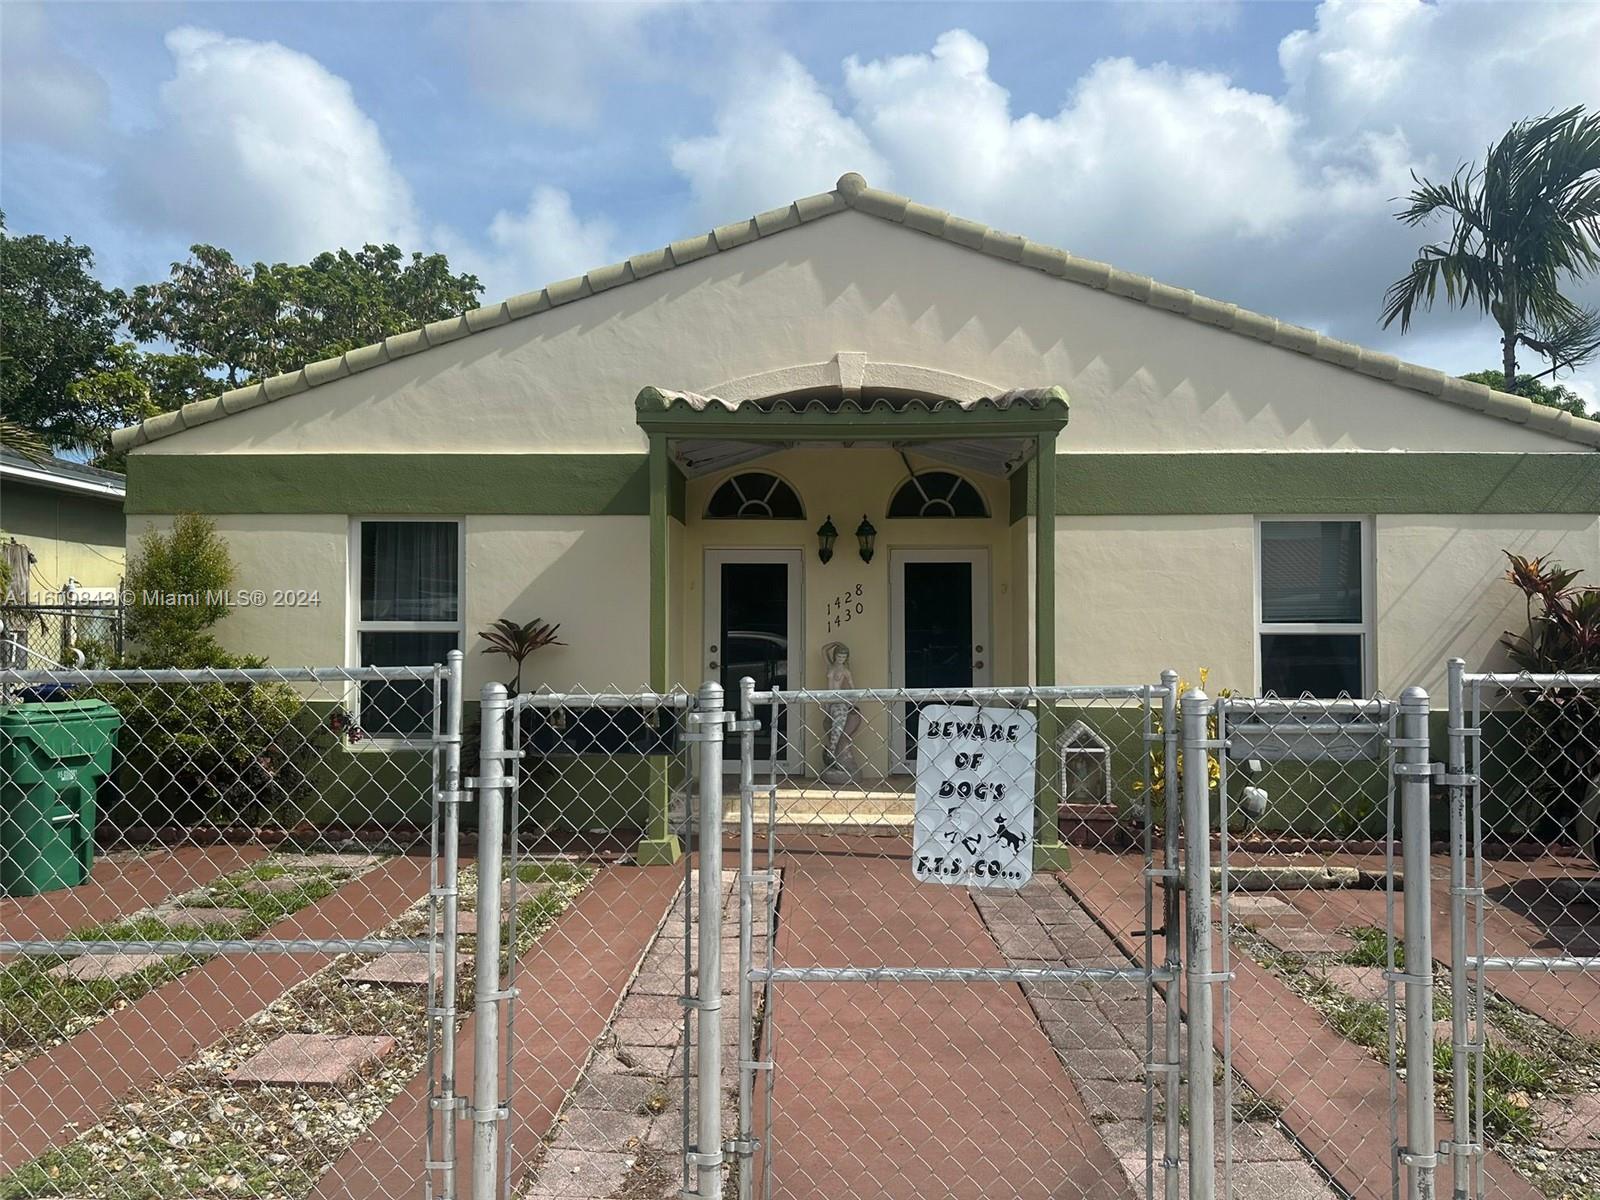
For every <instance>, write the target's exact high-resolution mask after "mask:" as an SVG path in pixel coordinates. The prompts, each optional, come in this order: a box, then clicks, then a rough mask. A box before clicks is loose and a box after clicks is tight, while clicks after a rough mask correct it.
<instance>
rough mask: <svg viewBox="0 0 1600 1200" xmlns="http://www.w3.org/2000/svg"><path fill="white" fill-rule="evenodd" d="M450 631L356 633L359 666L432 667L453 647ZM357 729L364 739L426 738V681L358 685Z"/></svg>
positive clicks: (429, 687)
mask: <svg viewBox="0 0 1600 1200" xmlns="http://www.w3.org/2000/svg"><path fill="white" fill-rule="evenodd" d="M457 641H458V639H457V635H456V634H454V633H434V632H429V633H412V632H401V631H399V630H392V631H391V630H384V631H373V630H368V631H366V632H364V633H363V634H362V635H361V663H360V665H361V666H363V667H431V666H433V665H434V664H435V663H442V662H444V659H445V655H446V654H448V653H449V652H450V651H452V650H454V649H456V646H457ZM359 720H360V723H361V731H362V732H363V733H365V734H366V735H367V736H368V737H426V736H428V735H429V734H431V733H432V732H433V683H432V681H431V680H427V679H419V680H416V681H412V680H409V679H403V680H399V681H391V680H385V681H384V682H382V683H363V684H362V685H361V715H360V717H359Z"/></svg>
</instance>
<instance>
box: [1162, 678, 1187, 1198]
mask: <svg viewBox="0 0 1600 1200" xmlns="http://www.w3.org/2000/svg"><path fill="white" fill-rule="evenodd" d="M1161 686H1162V688H1163V689H1164V691H1163V692H1162V695H1161V771H1162V775H1161V777H1162V778H1163V779H1164V780H1166V794H1165V795H1164V796H1163V797H1162V802H1163V804H1164V806H1165V811H1164V812H1163V813H1162V814H1161V825H1162V834H1163V845H1164V848H1165V854H1164V855H1163V860H1162V864H1161V865H1162V867H1163V869H1164V870H1165V871H1166V874H1164V875H1163V876H1162V877H1161V927H1162V929H1164V930H1165V931H1166V936H1165V939H1164V940H1165V942H1166V962H1165V964H1164V965H1165V966H1166V968H1167V971H1168V975H1167V980H1168V982H1167V985H1166V986H1167V1005H1166V1028H1165V1030H1164V1043H1163V1044H1164V1046H1165V1048H1166V1053H1165V1054H1164V1056H1163V1057H1164V1058H1165V1059H1166V1062H1167V1072H1166V1074H1165V1075H1164V1076H1163V1077H1162V1099H1163V1103H1164V1105H1165V1109H1164V1112H1163V1133H1162V1138H1163V1151H1162V1160H1161V1162H1162V1177H1163V1194H1164V1195H1165V1197H1166V1200H1178V1163H1179V1159H1180V1157H1181V1154H1180V1149H1179V1147H1180V1138H1181V1133H1182V1131H1181V1128H1180V1123H1181V1118H1182V1114H1181V1113H1180V1112H1179V1101H1180V1099H1181V1093H1180V1087H1181V1084H1182V1080H1181V1079H1180V1078H1179V1063H1180V1062H1181V1060H1182V1055H1183V1010H1182V1007H1181V1006H1180V1005H1179V1003H1178V983H1177V981H1178V978H1179V973H1180V972H1181V971H1182V969H1183V939H1182V938H1181V937H1180V936H1179V933H1178V930H1179V927H1180V923H1181V921H1182V919H1183V915H1182V913H1181V911H1180V909H1179V905H1180V903H1181V901H1182V895H1181V893H1180V891H1179V889H1178V878H1177V875H1176V871H1177V869H1178V856H1179V854H1180V853H1181V839H1180V837H1179V834H1180V832H1181V829H1182V821H1181V818H1180V811H1181V809H1180V800H1179V795H1178V787H1179V783H1178V779H1179V774H1178V673H1177V672H1176V671H1170V670H1169V671H1163V672H1161Z"/></svg>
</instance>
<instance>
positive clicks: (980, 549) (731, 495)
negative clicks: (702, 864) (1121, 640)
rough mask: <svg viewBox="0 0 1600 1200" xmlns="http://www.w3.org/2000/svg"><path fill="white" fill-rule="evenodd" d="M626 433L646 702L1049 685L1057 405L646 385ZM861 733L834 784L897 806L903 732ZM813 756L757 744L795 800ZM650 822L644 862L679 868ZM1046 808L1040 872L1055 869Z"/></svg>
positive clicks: (819, 745)
mask: <svg viewBox="0 0 1600 1200" xmlns="http://www.w3.org/2000/svg"><path fill="white" fill-rule="evenodd" d="M636 414H637V420H638V424H639V426H640V428H641V429H642V430H643V431H644V433H645V434H646V436H647V438H648V441H649V447H650V458H649V463H650V636H649V654H650V684H651V686H652V687H654V688H658V689H663V688H669V687H675V686H683V687H687V688H693V687H695V686H697V685H698V684H699V682H701V681H702V680H705V679H708V678H709V679H720V680H721V681H722V682H723V685H724V687H725V689H726V690H727V692H728V694H729V695H730V698H731V697H732V696H734V695H736V693H737V685H738V680H739V679H740V678H741V677H743V676H746V675H748V676H751V677H752V678H754V679H755V680H756V683H757V687H758V688H759V689H763V690H764V689H768V688H778V689H783V690H786V691H788V690H795V689H801V688H812V689H815V688H823V687H827V686H830V684H832V685H833V686H849V687H856V688H875V689H877V688H908V687H910V688H915V687H945V688H958V687H987V686H1016V685H1026V684H1030V683H1036V684H1039V685H1046V686H1047V685H1050V684H1052V683H1054V682H1055V661H1056V659H1055V637H1054V620H1053V617H1054V610H1055V604H1054V581H1055V561H1054V557H1055V556H1054V549H1055V530H1054V511H1055V507H1056V505H1055V486H1056V485H1055V465H1056V459H1055V450H1056V442H1057V439H1058V437H1059V435H1060V433H1061V431H1062V429H1063V428H1064V427H1065V425H1066V423H1067V416H1068V409H1067V399H1066V395H1065V393H1064V392H1063V391H1062V390H1061V389H1060V388H1042V389H1029V390H1014V391H1005V392H998V393H995V394H984V395H979V396H974V397H972V398H969V399H955V398H950V397H947V396H934V397H929V396H928V395H926V394H921V393H918V394H911V393H908V392H905V391H897V390H895V389H889V388H885V389H882V390H881V393H880V392H879V391H872V392H870V393H868V394H861V393H859V392H857V393H856V394H851V393H850V391H849V389H844V388H840V387H836V386H835V387H830V386H819V387H812V388H807V389H802V390H790V391H787V392H784V393H782V394H778V395H773V396H761V397H757V398H752V399H744V400H727V399H724V398H719V397H706V396H700V395H696V394H692V393H685V392H673V391H666V390H663V389H659V388H654V387H650V388H645V389H644V390H643V391H641V392H640V393H639V396H638V399H637V402H636ZM830 541H831V545H830V544H829V543H830ZM841 644H842V646H843V647H846V648H847V650H848V658H845V657H844V656H843V655H842V654H841V653H840V649H839V647H840V646H841ZM845 672H848V673H847V674H846V673H845ZM841 680H843V682H842V683H841ZM1041 718H1042V719H1043V720H1048V719H1049V714H1048V711H1046V712H1044V713H1041ZM864 721H865V724H864V726H863V728H862V730H861V732H860V736H859V738H858V739H857V743H856V744H857V748H858V751H859V758H858V762H857V764H856V775H855V778H854V779H852V781H851V784H850V786H851V787H855V788H857V789H858V790H861V791H862V792H864V793H865V794H866V795H867V796H868V797H869V798H870V796H872V795H873V794H875V793H877V792H882V793H883V795H884V796H885V797H886V798H887V797H903V796H904V795H905V791H906V784H907V782H908V779H909V776H910V774H911V772H912V771H913V770H914V738H915V717H914V713H908V712H907V708H906V706H904V705H898V706H896V705H878V706H872V707H871V711H870V713H869V714H864ZM1046 733H1048V735H1049V736H1045V737H1042V738H1041V745H1042V746H1045V747H1046V750H1045V751H1044V752H1043V753H1044V755H1045V756H1049V755H1052V754H1053V747H1054V745H1055V740H1056V736H1055V735H1056V731H1055V730H1054V729H1053V727H1052V728H1050V729H1048V730H1047V729H1046V728H1045V727H1041V734H1046ZM825 741H826V739H825V736H824V733H823V731H822V730H820V729H818V728H810V727H806V725H799V726H798V727H796V728H793V729H790V728H787V727H784V728H780V729H779V730H778V731H777V736H776V738H774V737H773V731H772V730H770V729H767V728H763V730H762V733H761V734H760V735H759V737H758V742H759V744H758V747H757V755H758V758H760V759H762V760H763V761H766V760H767V758H768V757H769V756H771V755H772V754H773V752H774V750H776V763H775V765H776V766H777V768H778V770H779V772H780V774H783V775H784V776H786V777H787V778H788V779H789V780H790V781H791V782H792V783H794V784H795V785H797V786H801V787H804V786H807V782H808V781H813V780H817V779H819V777H820V776H821V775H822V774H823V772H824V769H825V767H826V766H827V765H828V764H827V754H826V748H825ZM1047 765H1048V764H1046V763H1044V762H1041V764H1040V766H1041V770H1042V772H1043V773H1042V774H1041V779H1049V778H1050V777H1051V776H1050V774H1049V773H1048V771H1046V770H1045V768H1046V767H1047ZM886 803H887V800H886ZM665 804H666V797H665V795H662V796H660V797H659V806H658V805H656V804H652V820H653V824H654V825H655V827H654V828H652V829H651V831H650V833H649V836H648V838H647V840H646V842H645V843H644V844H643V845H642V846H641V857H649V858H651V859H652V860H655V859H657V858H670V857H673V856H675V855H676V853H677V847H676V846H675V845H674V844H673V841H672V838H671V835H670V830H669V828H668V823H667V818H666V810H665ZM1045 807H1046V806H1045V805H1044V804H1042V803H1041V806H1040V813H1039V828H1038V831H1037V839H1036V843H1035V844H1036V850H1037V853H1036V858H1037V860H1038V861H1039V863H1040V865H1041V866H1048V865H1056V864H1057V863H1058V862H1060V861H1063V860H1064V850H1062V848H1061V846H1060V838H1059V834H1058V832H1057V830H1056V828H1055V825H1056V819H1055V814H1054V812H1053V811H1051V812H1047V811H1045Z"/></svg>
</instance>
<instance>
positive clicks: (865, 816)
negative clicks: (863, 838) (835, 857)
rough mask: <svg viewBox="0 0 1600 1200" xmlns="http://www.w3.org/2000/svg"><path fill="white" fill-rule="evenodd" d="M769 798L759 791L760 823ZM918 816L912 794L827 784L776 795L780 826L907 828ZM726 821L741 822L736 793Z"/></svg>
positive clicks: (757, 812)
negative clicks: (838, 786)
mask: <svg viewBox="0 0 1600 1200" xmlns="http://www.w3.org/2000/svg"><path fill="white" fill-rule="evenodd" d="M767 804H768V801H767V796H766V793H765V791H764V789H762V788H760V787H758V788H757V789H756V807H755V815H756V820H757V822H758V823H765V821H766V819H767V811H768V808H767ZM915 813H916V796H915V795H914V794H912V793H911V792H910V791H899V790H887V789H873V788H838V789H834V788H830V787H828V786H827V785H826V784H813V785H811V786H807V787H780V788H779V789H778V796H777V814H778V824H780V825H833V826H839V827H842V828H869V827H873V826H891V827H894V828H902V827H908V826H910V825H911V824H912V822H913V820H914V818H915ZM723 817H724V820H725V821H727V822H730V823H732V824H737V823H738V821H739V796H738V793H737V791H735V792H734V793H733V794H732V795H730V796H729V797H728V798H727V803H726V805H725V808H724V810H723Z"/></svg>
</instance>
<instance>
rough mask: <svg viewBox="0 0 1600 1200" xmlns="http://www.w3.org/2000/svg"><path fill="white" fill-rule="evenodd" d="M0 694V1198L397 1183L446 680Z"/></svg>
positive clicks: (381, 677) (417, 1011) (430, 888)
mask: <svg viewBox="0 0 1600 1200" xmlns="http://www.w3.org/2000/svg"><path fill="white" fill-rule="evenodd" d="M0 691H3V696H0V893H3V895H0V931H3V932H0V1120H3V1124H4V1133H3V1136H0V1196H5V1197H7V1198H8V1200H10V1198H22V1197H74V1198H82V1200H90V1198H96V1200H98V1198H105V1200H125V1198H130V1197H169V1196H170V1197H200V1196H205V1197H227V1196H261V1197H266V1196H273V1197H283V1196H292V1197H301V1196H310V1195H327V1196H356V1195H389V1194H394V1192H395V1191H398V1190H407V1191H409V1190H411V1188H412V1186H413V1185H414V1184H415V1183H416V1182H417V1181H419V1180H420V1179H421V1178H422V1176H423V1173H424V1166H423V1164H424V1148H423V1144H422V1140H421V1137H420V1134H419V1136H418V1137H416V1138H413V1139H411V1140H410V1141H409V1142H408V1141H406V1140H404V1139H397V1140H392V1141H388V1142H385V1143H384V1144H382V1145H380V1146H376V1147H363V1148H362V1149H361V1150H360V1151H359V1152H358V1150H357V1147H358V1143H359V1142H360V1141H361V1138H362V1135H363V1131H364V1130H366V1129H368V1128H369V1127H370V1126H371V1125H373V1124H374V1123H376V1122H379V1121H382V1120H383V1118H384V1115H385V1114H386V1113H388V1112H389V1111H390V1110H391V1109H394V1108H396V1106H399V1107H402V1108H404V1107H407V1106H408V1105H410V1106H412V1107H415V1108H416V1109H417V1110H418V1111H422V1109H423V1102H422V1101H420V1100H418V1101H415V1102H414V1103H413V1101H412V1100H411V1099H410V1098H409V1097H410V1095H411V1093H412V1092H413V1091H417V1092H418V1093H419V1094H422V1093H426V1091H427V1090H428V1071H427V1064H428V1058H429V1054H430V1048H431V1046H430V1037H429V1033H430V1029H429V1021H428V1014H429V1012H430V1011H432V1010H433V1009H434V1008H436V1007H437V1003H436V1001H435V1000H433V999H430V994H429V993H430V988H433V987H436V980H437V967H436V964H437V962H438V959H439V955H440V941H439V936H438V927H437V925H436V924H435V922H434V920H433V917H434V912H433V910H434V906H435V905H436V903H437V901H438V899H439V895H438V892H439V887H438V885H439V880H438V878H437V877H436V875H435V859H434V856H433V854H432V853H431V849H432V847H433V846H434V845H436V844H437V842H438V839H439V833H438V827H437V821H438V815H439V805H438V797H439V795H440V790H441V789H440V787H439V782H440V778H441V770H442V765H443V755H442V754H441V747H442V745H443V742H442V739H441V737H440V734H441V732H442V728H443V726H442V724H441V722H442V719H443V718H442V714H443V712H444V710H445V707H446V706H445V703H444V699H445V694H446V672H445V669H444V668H440V667H426V668H384V669H361V670H354V669H352V670H346V669H317V670H310V669H306V670H298V669H281V670H272V669H262V670H207V671H165V670H147V671H141V670H117V671H93V670H90V671H4V672H0ZM394 1179H402V1180H404V1181H405V1184H406V1187H405V1188H404V1189H394V1190H391V1189H390V1188H389V1186H388V1184H389V1182H390V1181H392V1180H394Z"/></svg>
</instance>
